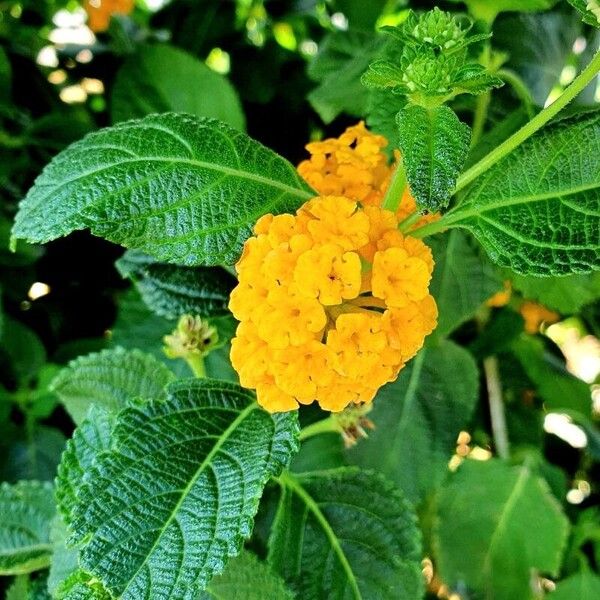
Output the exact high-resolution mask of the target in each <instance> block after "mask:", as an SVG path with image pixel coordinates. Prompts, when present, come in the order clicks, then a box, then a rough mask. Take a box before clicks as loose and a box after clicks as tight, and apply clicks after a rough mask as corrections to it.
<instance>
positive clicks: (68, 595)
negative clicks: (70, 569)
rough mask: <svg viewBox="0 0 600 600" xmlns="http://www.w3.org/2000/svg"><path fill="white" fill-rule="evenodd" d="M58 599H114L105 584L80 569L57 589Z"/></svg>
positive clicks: (56, 596)
mask: <svg viewBox="0 0 600 600" xmlns="http://www.w3.org/2000/svg"><path fill="white" fill-rule="evenodd" d="M54 597H55V598H56V600H112V599H113V596H111V595H110V594H109V593H108V592H107V591H106V589H105V588H104V587H103V585H102V584H101V583H100V582H99V581H98V580H97V579H95V578H94V577H92V576H91V575H90V574H89V573H86V572H84V571H82V570H81V569H78V570H77V571H75V572H74V573H72V574H71V575H70V576H69V577H67V579H65V580H64V581H63V582H61V584H60V585H59V586H58V588H57V589H56V592H55V594H54Z"/></svg>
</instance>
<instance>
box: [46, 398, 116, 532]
mask: <svg viewBox="0 0 600 600" xmlns="http://www.w3.org/2000/svg"><path fill="white" fill-rule="evenodd" d="M124 406H125V404H124V405H123V407H124ZM115 419H116V417H115V415H114V413H111V412H109V411H108V410H107V409H106V408H104V407H102V406H99V405H97V404H92V405H91V406H90V409H89V411H88V413H87V416H86V418H85V420H84V421H83V422H82V423H81V424H80V425H79V426H78V427H77V429H75V431H74V433H73V437H72V438H71V439H70V440H69V441H68V442H67V447H66V449H65V451H64V452H63V455H62V458H61V461H60V465H59V466H58V475H57V478H56V504H57V506H58V509H59V511H60V512H61V514H62V515H63V517H64V520H65V522H66V523H71V522H72V521H73V519H74V515H73V511H74V510H75V508H76V506H77V492H78V490H79V488H80V487H81V485H83V478H84V475H85V473H86V472H87V471H89V470H90V469H91V468H92V465H93V464H94V461H95V460H96V457H97V456H98V454H99V453H100V452H102V451H104V450H110V447H111V434H112V431H113V428H114V425H115ZM59 531H60V530H59V529H56V531H55V533H59ZM65 539H66V536H65Z"/></svg>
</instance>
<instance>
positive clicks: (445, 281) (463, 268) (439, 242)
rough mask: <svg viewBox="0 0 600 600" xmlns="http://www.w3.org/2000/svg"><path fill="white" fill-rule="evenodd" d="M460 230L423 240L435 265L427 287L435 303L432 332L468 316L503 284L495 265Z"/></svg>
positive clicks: (446, 330) (444, 331)
mask: <svg viewBox="0 0 600 600" xmlns="http://www.w3.org/2000/svg"><path fill="white" fill-rule="evenodd" d="M469 238H470V236H469V235H468V234H467V233H465V232H464V231H460V230H456V229H455V230H450V231H448V232H446V233H444V234H442V235H440V236H435V237H434V238H432V239H431V240H427V242H428V243H429V244H430V246H431V249H432V251H433V258H434V261H435V269H434V271H433V277H432V279H431V286H430V291H431V294H432V296H433V297H434V298H435V301H436V303H437V305H438V312H439V316H438V326H437V328H436V329H435V334H436V335H439V336H445V335H448V334H449V333H451V332H452V331H454V330H455V329H456V328H457V327H458V326H459V325H461V324H462V323H464V322H465V321H467V320H468V319H470V318H472V317H473V316H474V315H475V313H476V312H477V310H479V308H481V305H482V304H483V303H484V302H485V301H486V300H487V299H489V298H490V297H491V296H493V295H494V294H495V293H496V292H499V291H500V290H502V288H503V281H502V278H501V277H500V274H499V269H497V268H496V267H495V266H494V265H493V264H492V263H491V262H490V260H489V259H488V258H487V257H486V256H485V254H484V253H483V252H482V250H481V248H480V247H478V246H477V243H476V242H475V241H474V240H472V239H469Z"/></svg>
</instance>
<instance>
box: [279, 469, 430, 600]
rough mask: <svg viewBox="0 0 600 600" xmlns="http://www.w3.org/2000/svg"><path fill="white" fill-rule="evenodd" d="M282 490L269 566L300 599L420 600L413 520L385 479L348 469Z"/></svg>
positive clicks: (286, 479)
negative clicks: (362, 599)
mask: <svg viewBox="0 0 600 600" xmlns="http://www.w3.org/2000/svg"><path fill="white" fill-rule="evenodd" d="M280 483H281V484H282V492H281V497H280V500H279V506H278V509H277V514H276V517H275V521H274V523H273V528H272V533H271V538H270V540H269V562H270V563H271V565H273V568H274V569H276V570H277V571H278V572H280V573H281V574H282V575H283V576H284V577H285V579H286V580H287V581H288V582H289V583H290V585H291V586H292V588H293V589H294V591H296V592H297V595H298V598H311V599H312V598H315V599H321V598H323V599H324V598H353V599H354V600H360V599H361V598H364V599H365V600H367V599H370V598H381V599H382V600H383V599H389V600H414V599H415V598H420V597H421V594H422V593H423V581H422V576H421V567H420V562H421V539H420V532H419V530H418V528H417V523H416V518H415V514H414V512H413V510H412V508H411V506H410V504H409V503H408V502H407V501H406V500H405V499H404V497H403V495H402V494H401V493H400V491H399V490H398V489H397V488H395V487H394V486H393V485H392V484H390V483H389V482H388V481H386V480H385V479H384V478H383V477H382V476H381V475H378V474H375V473H369V472H362V471H360V470H359V469H356V468H352V467H349V468H342V469H336V470H332V471H321V472H314V473H311V474H304V475H290V474H287V475H285V476H282V477H281V478H280Z"/></svg>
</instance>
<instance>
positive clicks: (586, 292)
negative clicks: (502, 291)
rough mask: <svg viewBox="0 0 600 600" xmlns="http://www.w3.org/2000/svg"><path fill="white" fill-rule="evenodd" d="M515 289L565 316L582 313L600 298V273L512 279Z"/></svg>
mask: <svg viewBox="0 0 600 600" xmlns="http://www.w3.org/2000/svg"><path fill="white" fill-rule="evenodd" d="M512 283H513V287H514V288H515V289H517V290H519V292H521V294H523V296H524V297H525V298H528V299H530V300H537V301H538V302H541V303H542V304H543V305H544V306H547V307H548V308H551V309H552V310H556V311H558V312H560V313H562V314H564V315H568V314H572V313H576V312H578V311H580V310H581V309H582V308H583V307H584V306H585V305H586V304H589V303H590V302H593V301H594V300H597V299H598V298H600V273H592V274H590V275H566V276H565V277H553V278H551V279H550V278H547V277H543V278H542V277H524V276H523V275H515V276H513V277H512Z"/></svg>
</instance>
